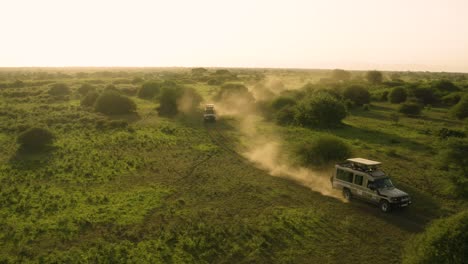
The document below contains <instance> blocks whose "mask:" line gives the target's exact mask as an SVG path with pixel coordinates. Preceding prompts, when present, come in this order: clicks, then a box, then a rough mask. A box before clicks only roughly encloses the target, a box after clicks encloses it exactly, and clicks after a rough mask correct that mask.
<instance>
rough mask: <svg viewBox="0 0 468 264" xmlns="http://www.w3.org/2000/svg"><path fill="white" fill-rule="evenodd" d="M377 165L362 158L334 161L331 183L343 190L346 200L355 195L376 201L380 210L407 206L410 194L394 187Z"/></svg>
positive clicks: (385, 210) (372, 201)
mask: <svg viewBox="0 0 468 264" xmlns="http://www.w3.org/2000/svg"><path fill="white" fill-rule="evenodd" d="M380 164H381V163H380V162H378V161H373V160H368V159H362V158H354V159H348V160H346V162H344V163H340V164H336V165H335V171H334V173H333V175H332V177H331V182H332V186H333V188H336V189H340V190H342V191H343V196H344V198H345V199H347V200H351V199H352V198H358V199H362V200H365V201H369V202H371V203H374V204H378V205H379V207H380V210H382V211H383V212H390V211H391V210H392V208H404V207H407V206H409V205H410V204H411V197H410V196H409V195H408V194H407V193H406V192H404V191H402V190H399V189H397V188H395V186H393V184H392V181H391V180H390V178H389V177H388V176H387V175H385V173H384V172H383V171H382V170H380V169H379V165H380Z"/></svg>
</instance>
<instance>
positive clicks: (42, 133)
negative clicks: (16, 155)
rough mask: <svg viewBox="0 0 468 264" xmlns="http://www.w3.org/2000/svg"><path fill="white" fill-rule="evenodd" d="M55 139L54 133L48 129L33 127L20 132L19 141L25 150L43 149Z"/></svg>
mask: <svg viewBox="0 0 468 264" xmlns="http://www.w3.org/2000/svg"><path fill="white" fill-rule="evenodd" d="M53 141H54V135H53V134H52V132H50V131H49V130H48V129H45V128H41V127H32V128H29V129H27V130H26V131H24V132H22V133H21V134H19V136H18V139H17V142H18V144H19V145H20V148H21V149H22V150H25V151H36V150H41V149H43V148H44V147H46V146H49V145H50V144H52V142H53Z"/></svg>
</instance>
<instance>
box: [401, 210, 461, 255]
mask: <svg viewBox="0 0 468 264" xmlns="http://www.w3.org/2000/svg"><path fill="white" fill-rule="evenodd" d="M467 241H468V210H464V211H461V212H459V213H457V214H454V215H452V216H450V217H448V218H444V219H439V220H435V221H434V222H432V223H431V224H430V226H429V227H427V228H426V231H424V233H421V234H419V235H417V236H415V237H414V238H413V239H411V240H410V241H409V243H408V244H407V246H406V248H405V251H404V254H403V263H404V264H423V263H424V264H426V263H428V264H432V263H433V264H445V263H446V264H462V263H466V260H467V259H468V243H467Z"/></svg>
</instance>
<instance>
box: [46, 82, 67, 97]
mask: <svg viewBox="0 0 468 264" xmlns="http://www.w3.org/2000/svg"><path fill="white" fill-rule="evenodd" d="M48 93H49V94H50V95H53V96H62V95H68V94H70V87H68V85H66V84H64V83H54V84H53V85H51V87H50V88H49V91H48Z"/></svg>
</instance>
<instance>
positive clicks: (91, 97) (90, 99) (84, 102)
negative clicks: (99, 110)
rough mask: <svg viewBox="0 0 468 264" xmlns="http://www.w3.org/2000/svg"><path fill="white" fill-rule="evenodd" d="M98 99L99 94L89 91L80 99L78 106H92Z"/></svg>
mask: <svg viewBox="0 0 468 264" xmlns="http://www.w3.org/2000/svg"><path fill="white" fill-rule="evenodd" d="M98 97H99V93H98V92H96V91H91V92H89V93H88V94H86V95H85V97H83V99H81V102H80V105H81V106H89V107H91V106H94V103H96V100H97V98H98Z"/></svg>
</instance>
